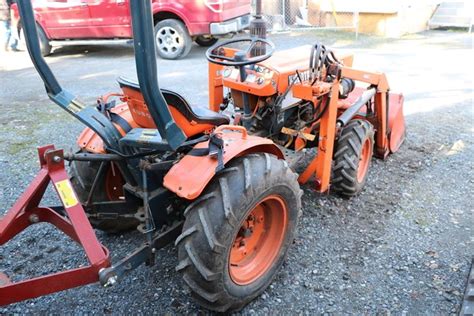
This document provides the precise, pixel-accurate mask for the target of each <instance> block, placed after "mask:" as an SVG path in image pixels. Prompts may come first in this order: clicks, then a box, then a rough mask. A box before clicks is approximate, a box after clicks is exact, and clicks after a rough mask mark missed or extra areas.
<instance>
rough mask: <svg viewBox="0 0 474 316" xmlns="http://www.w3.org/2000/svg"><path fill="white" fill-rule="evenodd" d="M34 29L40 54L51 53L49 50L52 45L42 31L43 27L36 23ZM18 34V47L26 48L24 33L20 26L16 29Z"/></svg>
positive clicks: (46, 54)
mask: <svg viewBox="0 0 474 316" xmlns="http://www.w3.org/2000/svg"><path fill="white" fill-rule="evenodd" d="M36 30H37V32H38V39H39V44H40V51H41V55H42V56H48V55H51V50H52V48H53V47H52V46H51V44H50V43H49V39H48V37H47V36H46V34H45V33H44V31H43V28H42V27H41V26H39V25H38V24H36ZM18 36H19V41H20V43H19V44H20V47H21V48H24V49H26V38H25V33H24V31H23V28H22V27H20V29H19V31H18Z"/></svg>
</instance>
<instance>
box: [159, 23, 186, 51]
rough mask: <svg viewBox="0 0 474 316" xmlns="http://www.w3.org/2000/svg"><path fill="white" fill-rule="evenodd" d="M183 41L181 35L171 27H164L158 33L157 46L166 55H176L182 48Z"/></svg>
mask: <svg viewBox="0 0 474 316" xmlns="http://www.w3.org/2000/svg"><path fill="white" fill-rule="evenodd" d="M182 43H183V40H182V38H181V36H180V35H179V33H178V32H177V31H176V30H175V29H174V28H171V27H168V26H166V27H162V28H161V29H159V30H158V32H157V33H156V45H157V46H158V49H159V50H161V51H162V52H164V53H165V54H170V55H172V54H174V53H176V52H177V51H178V50H179V48H180V47H181V46H182Z"/></svg>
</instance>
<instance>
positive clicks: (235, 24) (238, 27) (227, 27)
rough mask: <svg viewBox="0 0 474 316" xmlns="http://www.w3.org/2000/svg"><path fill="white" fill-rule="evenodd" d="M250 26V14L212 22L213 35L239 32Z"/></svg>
mask: <svg viewBox="0 0 474 316" xmlns="http://www.w3.org/2000/svg"><path fill="white" fill-rule="evenodd" d="M249 26H250V14H247V15H242V16H239V17H238V18H235V19H231V20H227V21H224V22H219V23H211V25H210V31H211V35H224V34H229V33H237V32H239V31H242V30H243V29H246V28H248V27H249Z"/></svg>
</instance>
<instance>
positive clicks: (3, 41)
mask: <svg viewBox="0 0 474 316" xmlns="http://www.w3.org/2000/svg"><path fill="white" fill-rule="evenodd" d="M12 3H13V1H12V0H0V51H1V50H3V51H8V49H10V50H12V51H18V49H17V45H18V40H17V37H16V36H15V34H12V29H11V12H10V7H11V5H12Z"/></svg>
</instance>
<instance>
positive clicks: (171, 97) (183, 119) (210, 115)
mask: <svg viewBox="0 0 474 316" xmlns="http://www.w3.org/2000/svg"><path fill="white" fill-rule="evenodd" d="M117 81H118V84H119V85H120V88H121V89H122V91H123V94H124V96H125V97H126V98H127V103H128V105H129V108H130V112H131V113H132V116H133V119H134V120H135V122H136V123H137V124H138V125H139V126H140V127H144V128H156V125H155V122H154V121H153V119H152V117H151V115H150V114H149V112H148V108H147V107H146V104H145V100H144V99H143V95H142V94H141V91H140V86H139V84H138V83H137V82H134V81H131V80H129V79H126V78H123V77H119V78H118V79H117ZM161 93H162V94H163V97H164V98H165V100H166V103H167V104H168V106H169V109H170V112H171V116H173V119H174V120H175V122H176V124H178V126H179V127H180V128H181V129H182V130H183V132H184V133H185V134H186V136H187V137H192V136H195V135H197V134H200V133H203V132H204V131H206V130H210V129H212V128H213V127H215V126H219V125H224V124H229V121H230V120H229V118H228V117H227V116H225V115H222V114H219V113H216V112H214V111H211V110H210V109H208V108H205V107H200V106H193V107H191V106H190V105H189V103H188V102H187V101H186V100H185V99H184V98H183V97H182V96H180V95H179V94H178V93H176V92H173V91H170V90H166V89H161Z"/></svg>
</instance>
